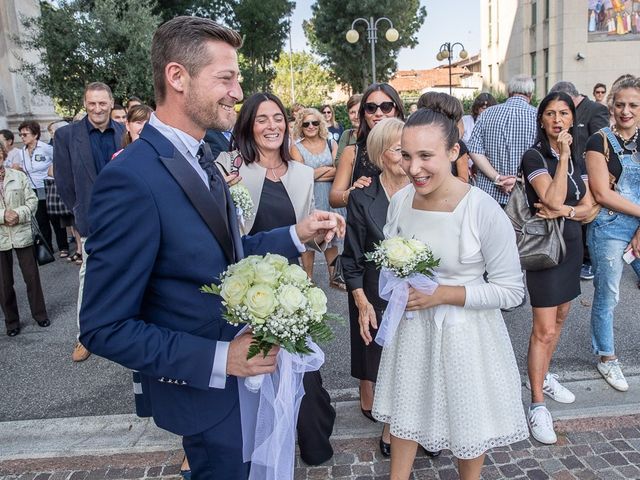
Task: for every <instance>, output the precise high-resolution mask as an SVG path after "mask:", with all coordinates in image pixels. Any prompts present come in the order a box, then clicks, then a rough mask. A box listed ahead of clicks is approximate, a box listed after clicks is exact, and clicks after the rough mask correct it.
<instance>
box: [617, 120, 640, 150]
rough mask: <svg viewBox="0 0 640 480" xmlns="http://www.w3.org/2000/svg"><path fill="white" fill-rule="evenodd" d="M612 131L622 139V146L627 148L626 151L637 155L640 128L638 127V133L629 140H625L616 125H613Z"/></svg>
mask: <svg viewBox="0 0 640 480" xmlns="http://www.w3.org/2000/svg"><path fill="white" fill-rule="evenodd" d="M612 130H613V133H615V134H616V135H618V136H619V137H620V138H621V139H622V144H623V145H622V146H623V147H624V148H625V150H629V151H630V152H633V153H636V152H637V151H638V132H640V129H638V127H636V133H635V134H633V135H632V136H631V137H629V139H628V140H625V138H624V137H623V136H622V134H621V133H620V132H618V128H617V127H616V126H615V124H614V125H613V127H612Z"/></svg>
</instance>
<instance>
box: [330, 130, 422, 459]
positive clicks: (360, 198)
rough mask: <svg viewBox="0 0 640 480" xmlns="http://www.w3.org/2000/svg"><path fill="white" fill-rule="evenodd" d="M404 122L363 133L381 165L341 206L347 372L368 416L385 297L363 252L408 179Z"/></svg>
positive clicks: (383, 445)
mask: <svg viewBox="0 0 640 480" xmlns="http://www.w3.org/2000/svg"><path fill="white" fill-rule="evenodd" d="M403 126H404V122H403V121H402V120H400V119H398V118H385V119H384V120H382V121H381V122H380V123H378V124H377V125H376V126H375V127H374V128H373V129H372V130H371V133H370V134H369V137H368V138H367V151H368V152H369V158H370V159H371V161H372V162H373V163H374V164H375V165H376V166H377V167H378V168H379V169H380V170H381V172H382V173H381V174H380V175H379V176H376V177H373V179H372V180H371V184H370V185H369V186H368V187H365V188H362V189H359V190H355V191H353V192H352V195H351V200H350V201H349V204H348V206H347V210H348V215H347V234H346V236H345V240H344V252H343V253H342V268H343V270H344V278H345V281H346V283H347V291H348V292H349V324H350V326H351V329H350V330H351V376H352V377H354V378H357V379H359V380H360V385H359V391H360V409H361V411H362V414H363V415H364V416H365V417H367V418H368V419H369V420H372V421H374V422H375V421H376V420H375V418H373V415H372V414H371V408H372V405H373V387H374V384H375V382H376V378H377V376H378V367H379V365H380V354H381V353H382V347H381V346H380V345H378V344H377V343H375V342H374V341H373V339H374V338H375V336H376V333H377V329H378V325H379V324H380V321H381V320H382V313H383V311H384V309H385V308H386V306H387V302H386V301H384V300H382V299H381V298H380V296H379V295H378V279H379V277H380V272H379V270H378V269H377V268H376V266H375V265H374V264H373V263H372V262H370V261H367V259H366V258H365V253H366V252H370V251H373V249H374V247H375V244H376V243H378V242H380V241H382V240H384V235H383V233H382V228H383V227H384V224H385V222H386V218H387V209H388V207H389V200H390V199H391V197H393V195H394V194H395V193H396V192H397V191H398V190H400V189H401V188H403V187H404V186H406V185H408V184H409V178H408V177H407V176H406V175H405V173H404V170H402V165H401V162H402V154H401V153H402V150H401V148H400V136H401V134H402V127H403ZM390 443H391V440H390V436H389V425H388V424H385V426H384V428H383V432H382V436H381V438H380V452H381V453H382V455H384V456H386V457H388V456H389V454H390V451H391V446H390Z"/></svg>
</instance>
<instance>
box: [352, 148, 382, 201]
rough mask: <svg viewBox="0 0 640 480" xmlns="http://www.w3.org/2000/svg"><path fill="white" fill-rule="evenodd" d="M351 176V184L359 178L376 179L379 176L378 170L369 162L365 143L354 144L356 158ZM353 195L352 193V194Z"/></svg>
mask: <svg viewBox="0 0 640 480" xmlns="http://www.w3.org/2000/svg"><path fill="white" fill-rule="evenodd" d="M353 161H354V162H355V163H354V165H353V174H352V175H351V183H350V185H353V182H355V181H356V180H357V179H359V178H360V177H372V178H373V177H377V176H378V175H380V169H379V168H378V167H376V166H375V165H374V164H373V163H372V162H371V160H369V154H368V153H367V142H366V140H365V141H364V142H358V143H356V158H355V159H354V160H353ZM352 193H353V192H352Z"/></svg>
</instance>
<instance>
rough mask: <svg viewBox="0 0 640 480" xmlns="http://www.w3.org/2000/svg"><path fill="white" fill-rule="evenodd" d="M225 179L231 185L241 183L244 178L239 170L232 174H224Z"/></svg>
mask: <svg viewBox="0 0 640 480" xmlns="http://www.w3.org/2000/svg"><path fill="white" fill-rule="evenodd" d="M223 177H224V181H225V182H226V183H227V185H228V186H229V187H231V186H233V185H235V184H236V183H239V182H240V181H241V180H242V177H241V176H240V174H239V173H238V172H234V173H232V174H231V175H223Z"/></svg>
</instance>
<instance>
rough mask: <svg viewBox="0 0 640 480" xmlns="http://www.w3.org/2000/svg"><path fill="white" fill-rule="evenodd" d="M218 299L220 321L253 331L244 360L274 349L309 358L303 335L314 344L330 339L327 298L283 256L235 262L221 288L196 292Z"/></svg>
mask: <svg viewBox="0 0 640 480" xmlns="http://www.w3.org/2000/svg"><path fill="white" fill-rule="evenodd" d="M200 290H201V291H202V292H204V293H213V294H216V295H220V296H221V297H222V304H223V305H224V306H225V307H226V312H225V313H224V314H223V315H224V318H225V319H226V320H227V321H228V322H229V323H231V324H232V325H238V324H240V323H246V324H247V325H249V326H250V327H251V328H252V330H253V343H252V345H251V347H250V348H249V352H248V355H247V358H248V359H249V358H251V357H254V356H256V355H257V354H258V353H260V352H262V354H263V355H266V354H267V353H268V352H269V350H270V349H271V347H272V346H273V345H280V346H281V347H282V348H284V349H285V350H287V351H288V352H290V353H293V354H296V353H299V354H309V353H311V352H312V350H311V349H310V348H309V346H308V345H307V337H311V340H312V341H314V342H326V341H329V340H331V339H332V338H333V332H332V331H331V328H330V327H329V325H328V324H327V322H328V320H330V319H335V318H337V317H336V316H334V315H332V314H329V313H327V297H326V295H325V294H324V292H323V291H322V290H321V289H319V288H318V287H315V286H314V285H313V284H312V283H311V281H310V280H309V278H308V277H307V274H306V273H305V271H304V270H303V269H302V268H301V267H300V266H298V265H291V264H289V262H288V260H287V259H286V258H285V257H283V256H281V255H274V254H271V253H269V254H267V255H265V256H264V257H262V256H258V255H252V256H250V257H247V258H245V259H243V260H241V261H239V262H238V263H235V264H233V265H231V266H229V268H228V269H227V270H226V271H225V272H224V273H223V274H222V276H221V278H220V286H217V285H215V284H211V285H205V286H203V287H201V289H200Z"/></svg>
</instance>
